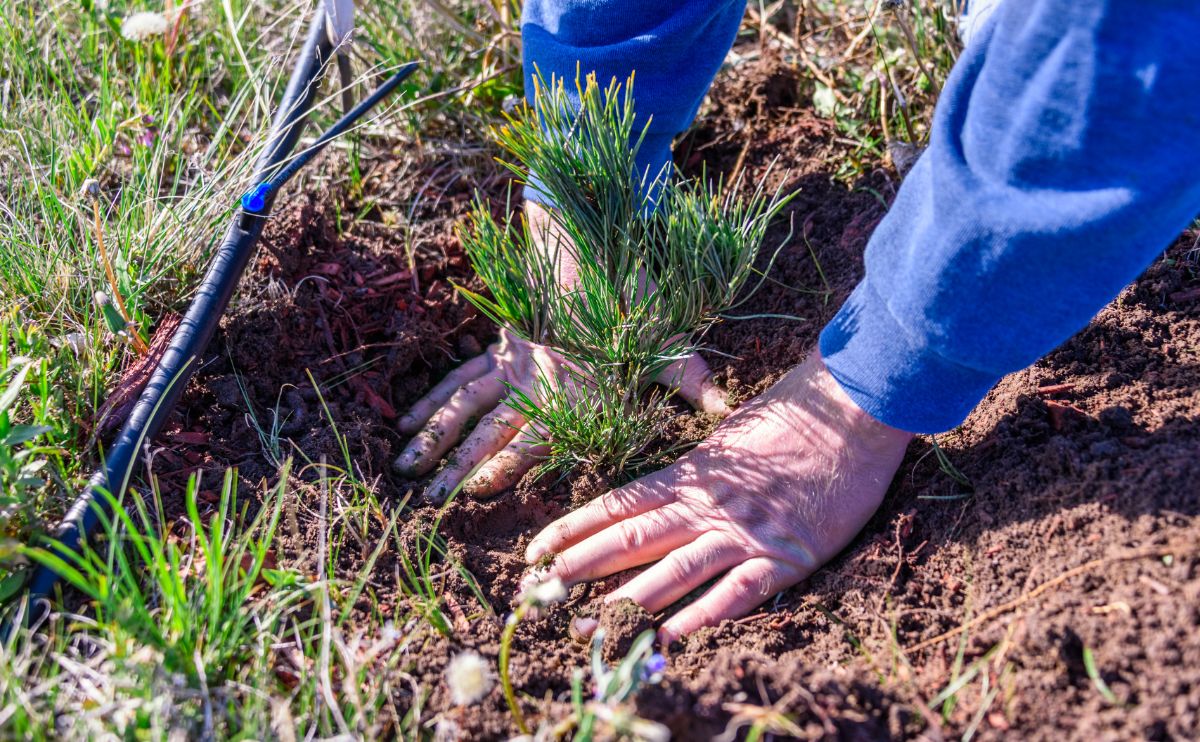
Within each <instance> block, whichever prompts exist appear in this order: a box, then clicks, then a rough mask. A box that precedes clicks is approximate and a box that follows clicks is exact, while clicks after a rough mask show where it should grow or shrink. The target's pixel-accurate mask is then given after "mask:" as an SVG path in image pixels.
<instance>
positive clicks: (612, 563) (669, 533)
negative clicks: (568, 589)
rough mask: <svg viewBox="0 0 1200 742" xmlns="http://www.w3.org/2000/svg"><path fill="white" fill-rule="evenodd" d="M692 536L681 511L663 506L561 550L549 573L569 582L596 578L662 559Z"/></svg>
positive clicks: (692, 537)
mask: <svg viewBox="0 0 1200 742" xmlns="http://www.w3.org/2000/svg"><path fill="white" fill-rule="evenodd" d="M695 538H696V532H695V531H693V530H692V529H691V527H690V524H689V522H688V519H687V518H686V517H685V516H684V514H683V513H680V512H678V511H677V510H676V509H674V508H673V507H672V506H671V505H666V506H664V507H661V508H657V509H655V510H651V511H649V512H646V513H642V514H641V515H635V516H634V517H632V518H626V519H624V520H620V521H617V522H616V523H614V524H613V525H611V526H609V527H608V528H605V529H604V530H603V531H600V532H599V533H597V534H595V535H592V536H589V537H587V538H585V539H584V540H582V541H580V542H579V543H577V544H575V545H574V546H571V547H568V548H566V549H564V550H563V552H562V553H561V554H559V555H558V556H557V557H556V558H555V559H554V563H553V564H551V565H550V574H551V575H553V576H555V577H558V578H559V579H561V580H562V581H563V582H565V583H567V584H568V585H573V584H575V583H577V582H586V581H588V580H596V579H599V578H601V577H607V576H608V575H611V574H616V573H617V572H621V571H623V570H626V569H632V568H633V567H637V566H640V565H643V564H647V563H648V562H653V561H657V560H659V559H662V558H663V557H664V556H666V555H667V554H669V553H670V552H671V551H673V550H675V549H678V548H679V547H681V546H683V545H685V544H687V543H688V542H689V541H692V540H693V539H695Z"/></svg>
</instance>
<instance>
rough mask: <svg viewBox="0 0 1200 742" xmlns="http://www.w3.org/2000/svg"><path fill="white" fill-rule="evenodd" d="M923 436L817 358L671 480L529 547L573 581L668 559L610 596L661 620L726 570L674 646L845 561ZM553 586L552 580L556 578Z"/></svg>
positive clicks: (657, 478)
mask: <svg viewBox="0 0 1200 742" xmlns="http://www.w3.org/2000/svg"><path fill="white" fill-rule="evenodd" d="M911 439H912V434H911V433H906V432H904V431H902V430H897V429H895V428H891V427H889V426H887V425H884V424H883V423H881V422H879V421H877V420H875V419H874V418H872V417H871V416H870V415H868V414H867V413H866V412H864V411H863V410H862V409H860V408H859V407H858V406H857V405H856V404H855V403H854V402H853V401H852V400H851V399H850V398H849V397H848V396H847V395H846V393H845V392H844V391H842V389H841V387H840V386H839V385H838V383H837V381H836V380H835V379H834V378H833V377H832V376H831V375H830V373H829V372H828V371H827V370H826V369H825V365H824V363H823V362H822V361H821V358H820V356H819V354H818V353H816V352H814V353H813V354H812V356H811V357H810V359H809V360H808V361H806V362H805V363H804V364H802V365H801V366H799V367H797V368H796V369H793V370H792V371H791V372H789V373H788V374H787V375H786V376H784V378H783V379H781V380H780V381H779V382H778V383H777V384H775V386H773V387H771V389H769V390H768V391H767V392H766V393H764V394H763V395H762V396H760V397H758V398H756V399H754V400H753V401H751V402H750V403H748V404H746V405H745V406H743V407H742V408H741V409H739V410H738V411H737V412H735V413H733V415H732V416H730V418H729V419H728V420H726V421H725V422H724V423H722V424H721V426H720V427H718V428H717V430H716V432H714V433H713V435H712V436H710V437H709V438H708V439H707V440H705V441H704V442H703V443H701V444H700V445H699V446H697V447H696V448H695V449H693V450H692V451H691V452H690V453H688V454H686V455H684V456H683V457H681V458H680V459H679V460H678V461H677V462H675V463H674V464H673V465H671V466H669V467H667V468H666V469H663V470H662V471H659V472H656V473H654V474H651V475H649V476H647V477H644V478H642V479H639V480H638V481H636V482H633V483H632V484H629V485H626V486H625V487H622V488H620V489H618V490H614V491H612V492H609V493H608V494H606V495H604V496H603V497H600V498H597V499H596V500H593V501H592V502H590V503H588V504H587V505H585V506H584V507H582V508H580V509H579V510H576V511H574V512H572V513H570V514H569V515H567V516H565V517H563V518H561V519H559V520H558V521H556V522H554V523H552V524H551V525H550V526H548V527H547V528H546V529H545V530H543V531H542V532H541V533H539V534H538V535H537V536H535V537H534V539H533V540H532V541H531V542H530V544H529V547H528V549H527V550H526V554H525V556H526V559H527V561H529V562H530V563H531V564H532V563H535V562H537V561H538V560H540V559H541V558H543V557H544V556H546V555H547V554H557V556H556V557H555V559H554V561H553V563H552V564H551V565H550V567H549V570H548V571H549V574H548V575H545V576H551V577H555V576H556V577H559V578H561V579H562V580H563V581H564V582H566V583H567V584H568V585H570V584H573V583H577V582H582V581H586V580H595V579H599V578H601V577H605V576H607V575H611V574H614V573H616V572H620V571H622V570H626V569H630V568H633V567H637V566H640V565H643V564H647V563H650V562H657V563H656V564H654V565H653V566H651V567H649V568H647V569H646V570H644V571H643V572H641V573H640V574H638V575H637V576H636V577H634V578H633V579H632V580H630V581H629V582H627V583H625V585H623V586H622V587H621V588H619V589H618V590H616V591H614V592H613V593H611V594H610V595H609V596H608V597H607V598H606V600H615V599H618V598H630V599H632V600H633V601H634V602H636V603H638V604H640V605H641V606H642V607H643V608H645V609H646V610H647V611H649V612H651V613H657V612H658V611H661V610H663V609H664V608H666V607H667V606H669V605H671V604H672V603H674V602H675V601H677V600H679V599H681V598H683V597H684V596H686V595H687V594H688V593H690V592H691V591H693V590H695V589H696V588H698V587H700V586H701V585H703V584H704V583H705V582H707V581H709V580H711V579H713V578H715V577H718V576H719V575H721V574H722V573H725V575H724V577H722V578H721V579H719V580H718V581H717V582H716V584H715V585H713V586H712V587H711V588H710V589H709V590H708V591H707V592H705V593H704V594H703V595H702V596H700V597H699V598H698V599H697V600H696V601H695V602H693V603H691V604H690V605H688V606H687V607H685V608H684V609H683V610H681V611H679V612H678V613H676V614H675V615H674V616H673V617H671V618H670V619H669V620H668V621H667V622H666V623H664V624H663V626H662V629H661V630H660V637H661V638H662V639H663V641H666V642H670V641H672V640H674V639H676V638H678V637H679V636H681V635H682V634H686V633H689V632H692V631H695V630H696V629H699V628H701V627H704V626H712V625H715V624H717V623H719V622H721V621H722V620H724V619H727V618H737V617H739V616H743V615H745V614H747V613H749V612H750V611H751V610H753V609H754V608H755V607H757V606H758V605H759V604H761V603H763V602H764V601H765V600H767V599H768V598H770V597H771V596H772V595H774V594H776V593H778V592H780V591H782V590H784V589H786V588H788V587H790V586H791V585H794V584H796V583H797V582H799V581H800V580H803V579H804V578H806V577H807V576H808V575H810V574H812V572H813V571H815V570H816V569H817V568H818V567H820V566H821V565H822V564H824V563H825V562H827V561H828V560H829V559H831V558H833V556H834V555H836V554H837V553H838V552H839V551H841V550H842V549H843V548H844V547H845V546H846V545H847V544H848V543H850V541H851V539H853V538H854V536H855V535H856V534H857V533H858V532H859V530H861V529H862V527H863V526H864V525H865V524H866V522H867V520H868V519H869V518H870V517H871V515H872V513H874V512H875V510H876V508H878V507H879V503H880V502H882V500H883V495H884V492H885V491H886V490H887V487H888V484H889V483H890V482H891V480H892V476H893V475H894V474H895V473H896V469H897V468H898V467H899V466H900V460H901V459H902V458H903V456H904V450H905V448H906V447H907V446H908V442H909V441H910V440H911ZM543 579H544V577H543Z"/></svg>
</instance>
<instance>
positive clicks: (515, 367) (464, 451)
mask: <svg viewBox="0 0 1200 742" xmlns="http://www.w3.org/2000/svg"><path fill="white" fill-rule="evenodd" d="M525 216H526V219H528V220H529V222H530V225H531V227H532V229H531V231H532V233H533V234H534V236H535V238H538V235H546V234H551V233H552V232H553V227H552V226H551V224H552V223H551V222H550V217H549V214H547V213H546V211H545V210H544V209H543V208H542V207H541V206H538V205H537V204H534V203H526V206H525ZM555 237H556V238H557V239H562V237H561V234H559V235H556V236H555ZM540 239H545V238H544V237H543V238H540ZM560 254H562V253H560ZM573 277H574V270H573V266H569V265H566V266H560V281H561V282H563V283H564V284H566V285H570V283H571V282H572V281H573ZM568 372H569V366H568V364H567V361H566V360H565V359H564V358H563V357H562V356H561V355H560V354H558V353H557V352H555V351H554V350H551V349H550V348H548V347H546V346H543V345H537V344H535V343H531V342H529V341H527V340H522V339H521V338H519V337H517V336H515V335H513V334H512V333H510V332H508V331H507V330H501V331H500V339H499V341H498V342H496V343H493V344H492V345H490V346H489V347H488V349H487V351H486V352H485V353H483V354H482V355H480V356H477V357H475V358H472V359H471V360H469V361H467V362H466V363H465V364H463V365H462V366H460V367H458V368H457V369H455V370H454V371H452V372H450V374H449V375H448V376H447V377H446V378H445V379H444V380H443V381H442V382H441V383H439V384H438V385H437V386H435V387H434V388H433V389H432V390H431V391H430V392H429V393H428V394H426V395H425V396H424V397H422V398H421V400H420V401H418V402H417V403H416V404H415V405H413V406H412V408H411V409H410V410H409V411H408V412H407V413H406V414H405V415H404V416H403V417H401V418H400V422H399V424H398V427H399V429H400V432H401V433H404V434H407V435H413V434H416V435H415V437H413V439H412V440H410V441H409V443H408V445H407V446H405V448H404V450H403V451H402V452H401V454H400V456H399V457H398V458H397V459H396V462H395V468H396V470H397V471H399V472H400V473H401V474H403V475H404V476H407V477H413V478H415V477H419V476H423V475H425V474H427V473H428V472H429V471H431V470H432V469H433V468H434V466H436V465H437V463H438V461H439V460H441V458H442V457H443V456H444V455H445V454H446V453H447V452H448V451H449V450H450V449H451V448H453V447H454V445H455V444H456V443H457V442H458V441H459V439H460V438H461V437H462V435H463V433H464V432H465V431H466V429H467V428H469V427H470V426H471V423H472V422H473V421H475V420H478V421H479V422H478V424H476V425H475V429H474V431H473V432H472V433H471V435H470V436H469V437H468V438H467V440H466V441H465V442H464V443H463V444H462V445H461V446H460V447H459V449H458V451H457V452H456V453H455V454H454V455H453V456H452V457H450V458H449V460H448V463H447V464H446V466H445V468H443V469H442V471H440V472H439V473H438V474H437V476H436V477H434V479H433V481H431V482H430V483H429V486H428V487H427V488H426V491H425V496H426V498H427V499H429V500H432V501H434V502H442V501H443V500H445V499H446V497H448V496H449V495H450V493H451V492H453V491H454V488H455V487H457V486H458V485H459V483H460V482H463V480H464V478H466V477H467V475H468V474H470V473H471V471H472V470H475V469H476V467H479V469H478V471H476V472H475V475H474V476H472V477H471V478H470V479H469V480H468V481H466V482H465V484H463V490H464V491H465V492H466V493H467V494H469V495H471V496H473V497H490V496H492V495H495V494H496V493H498V492H500V491H502V490H504V489H507V488H509V487H512V486H513V485H514V484H516V483H517V481H518V480H519V479H520V478H521V477H522V476H524V475H525V473H526V472H527V471H529V469H531V468H532V467H533V466H534V464H536V463H537V462H538V460H539V458H541V457H542V456H544V455H545V451H544V450H543V449H542V447H541V446H538V445H536V444H534V443H533V442H532V440H533V439H534V438H535V437H536V436H535V431H533V430H532V429H531V428H530V427H529V426H528V423H527V421H526V420H525V419H524V418H523V417H522V416H521V415H520V414H518V413H517V412H516V411H515V410H513V409H512V408H511V407H509V406H508V405H507V404H506V403H505V402H504V399H505V398H506V397H507V396H508V385H511V386H512V387H514V388H516V389H519V390H520V391H521V392H523V393H524V394H526V395H527V396H528V397H529V398H530V399H532V400H534V401H535V402H537V401H538V398H537V396H536V384H535V382H536V381H537V378H538V376H539V375H540V374H543V373H544V374H550V375H553V376H555V377H556V378H557V379H559V380H560V381H561V380H562V379H564V378H565V377H566V375H567V374H568ZM655 381H657V382H658V383H660V384H664V385H666V386H670V387H673V388H676V389H677V391H678V394H679V396H680V397H682V398H683V399H685V400H687V402H689V403H690V404H691V405H692V406H693V407H695V408H696V409H698V410H701V411H704V412H709V413H713V414H718V415H721V416H725V415H728V414H729V407H728V405H727V404H726V394H725V391H724V390H723V389H721V388H720V387H718V386H717V385H716V384H714V383H713V381H712V372H711V371H710V370H709V368H708V364H706V363H705V362H704V359H702V358H701V357H700V356H698V355H694V354H693V355H691V356H688V357H687V358H685V359H684V360H682V361H678V362H676V363H674V364H672V365H670V366H668V367H667V368H665V369H663V371H662V372H661V373H660V374H659V375H658V376H657V377H656V378H655Z"/></svg>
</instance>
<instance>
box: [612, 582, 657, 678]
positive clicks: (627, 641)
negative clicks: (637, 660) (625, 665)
mask: <svg viewBox="0 0 1200 742" xmlns="http://www.w3.org/2000/svg"><path fill="white" fill-rule="evenodd" d="M654 628H655V621H654V617H653V616H651V615H650V614H649V613H646V611H645V609H643V608H642V607H641V606H640V605H638V604H637V603H634V602H633V601H632V600H630V599H628V598H621V599H620V600H614V601H613V602H611V603H605V605H604V607H603V608H601V609H600V628H599V629H598V631H603V632H604V646H603V653H604V661H605V662H608V663H609V664H614V663H616V662H619V661H621V660H622V659H623V658H624V657H625V655H627V654H629V650H630V648H631V647H632V646H633V642H634V640H635V639H637V638H638V637H639V636H641V634H642V632H644V631H650V630H653V629H654Z"/></svg>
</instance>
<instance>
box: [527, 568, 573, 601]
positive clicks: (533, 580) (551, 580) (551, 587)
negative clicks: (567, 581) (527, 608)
mask: <svg viewBox="0 0 1200 742" xmlns="http://www.w3.org/2000/svg"><path fill="white" fill-rule="evenodd" d="M566 599H567V586H566V585H564V584H563V581H562V579H561V578H558V577H550V576H549V571H548V570H545V569H535V570H533V571H531V572H528V573H527V574H526V575H525V577H523V578H522V579H521V594H520V596H519V597H518V598H517V600H518V602H521V603H528V604H530V605H531V606H533V607H534V608H537V607H539V606H547V605H553V604H555V603H561V602H563V601H564V600H566Z"/></svg>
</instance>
